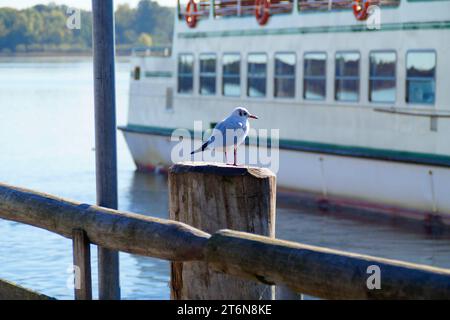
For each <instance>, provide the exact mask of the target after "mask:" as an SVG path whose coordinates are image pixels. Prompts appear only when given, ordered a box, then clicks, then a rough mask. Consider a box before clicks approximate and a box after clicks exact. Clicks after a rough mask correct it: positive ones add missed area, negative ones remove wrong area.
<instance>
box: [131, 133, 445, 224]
mask: <svg viewBox="0 0 450 320" xmlns="http://www.w3.org/2000/svg"><path fill="white" fill-rule="evenodd" d="M124 135H125V139H126V141H127V144H128V146H129V149H130V151H131V154H132V156H133V158H134V160H135V162H136V165H137V167H138V169H140V170H146V171H156V172H166V170H167V168H168V167H169V166H170V165H171V164H172V162H171V151H172V148H173V146H174V145H175V144H176V143H177V142H171V141H170V137H169V136H164V135H153V134H147V133H136V132H127V131H124ZM250 148H252V147H250ZM277 186H278V188H279V189H281V190H283V189H284V191H288V190H292V191H294V192H295V191H297V192H301V193H302V194H303V195H305V194H307V195H309V196H310V197H311V200H313V201H316V202H317V204H318V205H323V204H324V203H326V202H330V203H332V204H334V205H336V204H337V205H342V206H349V207H356V208H361V209H365V210H374V211H377V212H384V213H388V214H391V215H394V216H397V217H408V218H414V219H417V220H423V221H431V220H433V221H434V222H436V221H439V222H442V223H445V224H450V198H449V197H448V196H447V192H448V190H449V189H450V169H447V168H444V167H439V166H426V165H418V164H407V163H401V162H393V161H380V160H371V159H364V158H358V157H345V156H335V155H329V154H320V153H315V152H301V151H293V150H283V149H281V150H280V166H279V171H278V174H277Z"/></svg>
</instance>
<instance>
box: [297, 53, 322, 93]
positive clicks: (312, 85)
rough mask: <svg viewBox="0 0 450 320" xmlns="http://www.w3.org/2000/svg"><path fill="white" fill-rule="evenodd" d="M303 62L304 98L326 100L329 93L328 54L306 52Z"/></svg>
mask: <svg viewBox="0 0 450 320" xmlns="http://www.w3.org/2000/svg"><path fill="white" fill-rule="evenodd" d="M303 60H304V62H303V98H304V99H305V100H325V98H326V95H327V75H326V73H327V66H326V64H327V54H326V53H325V52H311V53H305V56H304V59H303Z"/></svg>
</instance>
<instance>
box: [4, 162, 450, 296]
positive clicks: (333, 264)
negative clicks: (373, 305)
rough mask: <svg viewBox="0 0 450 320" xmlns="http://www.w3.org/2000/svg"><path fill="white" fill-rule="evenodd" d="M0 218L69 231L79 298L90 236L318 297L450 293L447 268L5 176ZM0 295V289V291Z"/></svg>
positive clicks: (84, 287) (86, 286)
mask: <svg viewBox="0 0 450 320" xmlns="http://www.w3.org/2000/svg"><path fill="white" fill-rule="evenodd" d="M205 168H206V167H205ZM205 168H203V167H202V168H200V169H198V168H197V169H195V172H196V174H197V175H198V174H205V175H208V177H209V176H210V175H211V173H212V172H216V174H218V175H223V174H225V176H226V175H228V174H230V172H231V174H232V175H236V176H239V177H241V176H242V175H243V174H247V173H249V170H250V169H248V168H247V169H246V168H244V169H242V168H240V169H234V168H230V169H229V170H241V171H238V172H235V171H230V172H228V173H227V172H225V171H224V169H223V168H219V170H216V169H214V168H212V169H211V166H209V167H208V168H209V169H205ZM189 170H191V169H189V166H188V169H186V166H184V167H182V168H181V169H180V167H179V168H178V169H176V170H175V171H174V170H173V169H172V174H186V172H187V171H189ZM227 170H228V169H227ZM263 173H264V172H263ZM250 174H251V175H253V176H255V177H256V176H257V175H259V176H257V178H258V179H259V178H260V175H261V172H260V171H258V172H257V173H255V172H250ZM183 179H185V178H184V176H183ZM208 179H209V178H208ZM227 179H228V178H227ZM239 179H241V178H239ZM240 181H242V180H240ZM172 183H176V180H173V181H172ZM270 185H271V183H270ZM199 189H201V188H199ZM177 192H182V190H181V189H180V190H177ZM252 192H254V191H252ZM180 197H181V196H180ZM177 210H178V209H177ZM220 210H222V209H220ZM224 210H225V209H224ZM0 218H3V219H6V220H10V221H16V222H21V223H24V224H28V225H31V226H35V227H38V228H42V229H45V230H48V231H51V232H54V233H57V234H59V235H61V236H63V237H66V238H71V239H73V241H74V250H75V252H74V265H76V266H78V267H79V268H81V269H82V272H81V275H80V277H81V279H79V280H80V281H81V282H82V283H81V287H79V288H78V291H76V292H75V293H76V294H75V296H76V298H78V299H90V298H91V297H92V295H91V293H90V292H89V291H90V283H86V282H90V261H89V254H86V252H85V250H86V249H87V250H88V248H89V243H92V244H96V245H99V246H102V247H105V248H109V249H113V250H118V251H123V252H128V253H132V254H137V255H142V256H147V257H154V258H159V259H164V260H169V261H173V262H176V261H177V262H187V261H201V262H207V263H208V266H209V267H210V268H211V269H212V270H214V271H217V272H221V273H226V274H229V275H232V276H236V277H239V278H242V279H249V280H253V281H255V282H260V283H264V284H270V285H272V284H276V285H284V286H287V287H289V288H290V289H292V290H293V291H295V292H299V293H303V294H308V295H313V296H317V297H320V298H325V299H450V270H447V269H440V268H435V267H430V266H425V265H418V264H412V263H407V262H401V261H395V260H389V259H383V258H377V257H372V256H367V255H361V254H354V253H349V252H343V251H337V250H332V249H328V248H321V247H316V246H310V245H305V244H301V243H295V242H288V241H282V240H278V239H273V238H270V237H265V236H258V235H255V234H250V233H244V232H237V231H232V230H219V231H217V232H215V233H213V234H208V233H206V232H204V231H202V230H199V229H196V228H193V227H191V226H189V225H187V224H184V223H181V222H177V221H172V220H165V219H159V218H153V217H149V216H144V215H139V214H134V213H128V212H123V211H118V210H111V209H106V208H102V207H98V206H95V205H88V204H82V203H77V202H74V201H70V200H66V199H61V198H58V197H55V196H52V195H48V194H44V193H40V192H36V191H32V190H27V189H22V188H18V187H13V186H9V185H5V184H0ZM0 237H2V235H0ZM0 245H1V244H0ZM374 265H375V266H377V267H378V268H379V270H380V276H381V289H370V288H369V287H368V286H367V280H368V277H369V276H370V274H368V273H367V271H368V270H369V269H370V268H369V267H370V266H374ZM1 288H2V287H1V286H0V289H1ZM4 290H6V289H4ZM5 295H6V296H7V294H5V292H3V294H2V292H1V290H0V297H5Z"/></svg>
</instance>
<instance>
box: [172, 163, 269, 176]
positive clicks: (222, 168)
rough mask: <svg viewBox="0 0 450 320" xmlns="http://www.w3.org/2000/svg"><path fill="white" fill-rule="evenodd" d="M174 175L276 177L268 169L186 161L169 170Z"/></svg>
mask: <svg viewBox="0 0 450 320" xmlns="http://www.w3.org/2000/svg"><path fill="white" fill-rule="evenodd" d="M169 172H172V173H189V172H192V173H205V174H216V175H220V176H245V175H251V176H253V177H255V178H268V177H275V174H274V173H273V172H272V171H270V170H269V169H267V168H261V167H252V166H232V165H227V164H225V163H218V162H200V161H199V162H192V161H185V162H179V163H176V164H174V165H172V166H171V167H170V169H169Z"/></svg>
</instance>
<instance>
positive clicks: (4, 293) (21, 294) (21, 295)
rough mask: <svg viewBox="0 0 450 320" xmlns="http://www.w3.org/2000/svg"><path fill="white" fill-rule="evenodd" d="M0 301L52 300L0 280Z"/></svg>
mask: <svg viewBox="0 0 450 320" xmlns="http://www.w3.org/2000/svg"><path fill="white" fill-rule="evenodd" d="M0 300H53V298H51V297H49V296H46V295H45V294H41V293H37V292H34V291H32V290H29V289H26V288H24V287H22V286H19V285H17V284H15V283H12V282H9V281H6V280H2V279H0Z"/></svg>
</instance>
